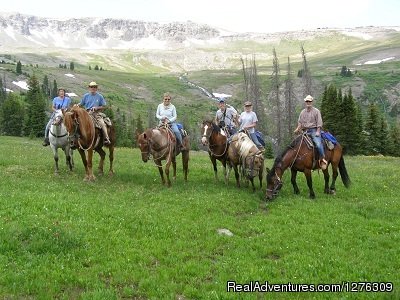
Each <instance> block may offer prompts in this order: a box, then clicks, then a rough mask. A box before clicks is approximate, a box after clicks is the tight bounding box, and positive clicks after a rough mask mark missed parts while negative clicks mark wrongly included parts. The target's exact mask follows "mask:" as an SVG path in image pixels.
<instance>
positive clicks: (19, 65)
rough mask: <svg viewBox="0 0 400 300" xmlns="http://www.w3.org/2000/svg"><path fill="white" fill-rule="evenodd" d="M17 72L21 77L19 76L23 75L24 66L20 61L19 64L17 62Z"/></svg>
mask: <svg viewBox="0 0 400 300" xmlns="http://www.w3.org/2000/svg"><path fill="white" fill-rule="evenodd" d="M15 72H16V73H17V74H18V75H19V74H22V64H21V61H20V60H19V61H18V62H17V68H16V69H15Z"/></svg>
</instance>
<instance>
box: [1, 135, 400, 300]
mask: <svg viewBox="0 0 400 300" xmlns="http://www.w3.org/2000/svg"><path fill="white" fill-rule="evenodd" d="M0 153H1V154H0V268H1V272H0V298H1V299H237V298H240V299H264V298H268V299H399V298H400V289H399V287H400V279H399V275H398V274H399V269H400V260H399V257H400V250H399V249H400V248H399V245H400V203H399V200H398V198H399V196H398V195H399V194H400V184H399V178H400V176H399V166H400V158H388V157H346V158H345V160H346V166H347V169H348V172H349V175H350V178H351V180H352V187H351V188H350V189H345V188H344V186H343V184H342V182H341V180H340V179H339V178H338V181H337V195H335V196H332V195H325V194H323V193H322V190H323V176H322V173H320V174H318V173H317V172H314V173H313V179H314V186H315V191H316V196H317V198H316V199H315V200H309V199H308V190H307V187H306V183H305V179H304V176H303V175H302V174H299V177H298V182H299V187H300V189H301V194H300V195H294V194H293V192H292V188H291V185H290V180H289V172H286V173H285V176H284V186H283V188H282V190H281V193H280V195H279V197H278V198H277V199H275V200H273V201H271V202H268V203H266V202H265V200H264V193H265V186H264V188H263V190H262V191H260V190H258V191H257V192H256V193H252V192H251V188H246V187H242V188H240V189H237V188H236V187H235V185H234V176H233V174H231V180H230V183H229V185H228V186H225V185H224V183H223V181H222V176H221V177H220V182H214V179H213V171H212V167H211V163H210V161H209V159H208V155H207V154H206V153H204V152H191V159H190V164H189V169H190V171H189V181H188V182H187V183H185V182H184V181H183V176H182V164H181V161H180V157H178V163H177V167H178V172H177V173H178V176H177V180H176V182H173V185H172V187H171V188H166V187H163V186H161V183H160V178H159V174H158V171H157V169H156V167H155V166H154V164H153V162H148V163H147V164H145V163H143V162H142V161H141V158H140V152H139V150H138V149H129V148H117V149H116V152H115V172H116V174H115V176H114V177H108V176H104V177H98V178H97V180H96V181H95V182H94V183H86V182H83V180H82V179H83V177H84V170H83V165H82V162H81V160H80V157H79V154H78V153H77V152H76V153H75V154H74V158H75V170H74V172H72V173H70V172H68V171H67V167H66V165H65V163H64V162H65V157H64V155H63V153H61V155H60V157H61V158H60V167H61V168H60V175H58V176H55V175H54V174H53V158H52V153H51V150H50V149H49V148H48V147H46V148H45V147H42V146H41V140H39V139H27V138H16V137H4V136H1V137H0ZM97 163H98V155H97V154H96V159H95V164H96V165H97ZM266 165H267V166H268V167H271V166H272V160H267V161H266ZM107 167H108V162H106V168H107ZM219 167H220V165H219ZM95 174H97V172H96V173H95ZM220 175H222V172H220ZM257 186H258V183H257ZM218 229H228V230H229V231H231V232H232V233H233V236H228V235H223V234H222V235H221V234H219V233H218ZM230 280H231V281H236V282H237V283H241V284H245V283H249V282H250V281H260V283H264V282H265V281H268V282H269V283H270V284H271V283H289V282H291V283H310V284H319V283H340V284H342V282H365V281H366V282H393V285H394V287H393V291H392V292H391V293H389V292H383V293H377V292H376V293H368V292H358V293H357V292H332V293H268V294H266V293H260V292H255V293H240V294H237V293H233V292H227V281H230Z"/></svg>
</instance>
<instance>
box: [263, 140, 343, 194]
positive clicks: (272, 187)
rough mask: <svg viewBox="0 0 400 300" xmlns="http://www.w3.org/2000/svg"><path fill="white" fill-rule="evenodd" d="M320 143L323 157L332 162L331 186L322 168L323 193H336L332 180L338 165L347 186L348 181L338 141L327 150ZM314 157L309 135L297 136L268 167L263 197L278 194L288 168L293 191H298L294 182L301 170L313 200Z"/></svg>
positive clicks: (315, 154) (326, 171)
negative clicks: (323, 151) (323, 152)
mask: <svg viewBox="0 0 400 300" xmlns="http://www.w3.org/2000/svg"><path fill="white" fill-rule="evenodd" d="M323 146H324V149H325V159H326V160H327V162H328V166H329V165H332V183H331V185H330V187H329V170H328V167H327V168H326V169H325V170H322V172H323V174H324V180H325V187H324V192H325V193H326V194H335V193H336V187H335V183H336V178H337V176H338V168H339V172H340V176H341V178H342V182H343V184H344V186H345V187H346V188H348V187H349V186H350V183H351V181H350V178H349V175H348V173H347V169H346V165H345V163H344V158H343V152H342V146H341V145H340V144H339V143H336V145H334V147H333V149H329V148H328V147H326V144H325V142H324V141H323ZM314 157H317V151H316V149H315V147H313V146H312V141H311V138H310V137H308V136H307V134H306V133H303V134H301V135H298V136H297V137H296V138H295V139H294V140H293V141H292V142H291V144H290V145H289V146H288V147H287V148H286V149H285V150H284V151H283V152H282V154H281V155H279V156H277V157H276V159H275V162H274V165H273V167H272V169H271V170H268V169H267V172H268V174H267V190H266V199H272V198H274V197H276V196H277V195H278V193H279V190H280V189H281V187H282V185H283V182H282V176H283V173H284V172H285V170H286V169H287V168H290V170H291V182H292V185H293V189H294V193H295V194H299V193H300V190H299V187H298V186H297V183H296V176H297V172H303V173H304V175H305V177H306V180H307V186H308V189H309V197H310V198H311V199H315V193H314V190H313V186H312V177H311V171H312V170H317V169H319V168H320V166H319V164H318V159H315V158H314Z"/></svg>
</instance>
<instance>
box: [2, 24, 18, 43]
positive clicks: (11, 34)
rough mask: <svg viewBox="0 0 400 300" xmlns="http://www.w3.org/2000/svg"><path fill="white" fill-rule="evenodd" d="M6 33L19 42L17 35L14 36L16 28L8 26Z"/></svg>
mask: <svg viewBox="0 0 400 300" xmlns="http://www.w3.org/2000/svg"><path fill="white" fill-rule="evenodd" d="M4 32H5V33H6V34H7V35H8V36H9V37H10V38H12V39H13V40H14V41H17V39H16V38H15V34H14V28H12V27H11V26H7V28H6V29H4Z"/></svg>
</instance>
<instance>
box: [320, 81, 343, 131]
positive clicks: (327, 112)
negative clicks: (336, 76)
mask: <svg viewBox="0 0 400 300" xmlns="http://www.w3.org/2000/svg"><path fill="white" fill-rule="evenodd" d="M338 107H339V101H338V92H337V89H336V86H335V85H333V84H330V85H329V86H328V87H325V91H324V93H323V94H322V103H321V115H322V120H323V122H324V129H325V130H327V131H330V132H331V133H332V134H334V135H336V134H337V122H338V118H337V111H338Z"/></svg>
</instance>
